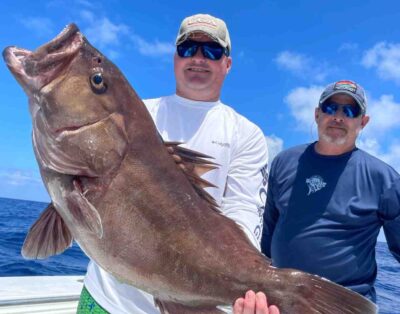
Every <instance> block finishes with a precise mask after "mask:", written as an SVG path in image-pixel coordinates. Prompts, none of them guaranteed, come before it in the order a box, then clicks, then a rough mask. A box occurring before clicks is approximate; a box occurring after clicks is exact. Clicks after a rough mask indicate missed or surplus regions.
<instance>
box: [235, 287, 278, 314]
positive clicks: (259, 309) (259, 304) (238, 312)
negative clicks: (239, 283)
mask: <svg viewBox="0 0 400 314" xmlns="http://www.w3.org/2000/svg"><path fill="white" fill-rule="evenodd" d="M279 313H280V312H279V309H278V307H276V306H275V305H271V306H268V302H267V297H266V296H265V294H264V293H262V292H257V294H256V293H254V291H251V290H249V291H247V292H246V295H245V297H244V298H239V299H237V300H236V301H235V304H234V305H233V314H279Z"/></svg>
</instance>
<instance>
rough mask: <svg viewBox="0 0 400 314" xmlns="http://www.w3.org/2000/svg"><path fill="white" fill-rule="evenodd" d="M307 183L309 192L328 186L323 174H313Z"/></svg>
mask: <svg viewBox="0 0 400 314" xmlns="http://www.w3.org/2000/svg"><path fill="white" fill-rule="evenodd" d="M306 184H307V186H308V194H307V195H310V194H311V193H315V192H318V191H319V190H321V189H323V188H324V187H325V186H326V182H324V179H322V177H321V176H317V175H315V176H312V177H310V178H308V179H306Z"/></svg>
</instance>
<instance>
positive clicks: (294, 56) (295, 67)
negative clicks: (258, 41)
mask: <svg viewBox="0 0 400 314" xmlns="http://www.w3.org/2000/svg"><path fill="white" fill-rule="evenodd" d="M275 61H276V63H278V65H279V66H281V67H283V68H285V69H287V70H289V71H293V72H300V71H304V70H305V69H307V68H309V66H310V58H307V57H306V56H304V55H301V54H298V53H294V52H290V51H282V52H280V53H279V54H278V57H277V58H276V59H275Z"/></svg>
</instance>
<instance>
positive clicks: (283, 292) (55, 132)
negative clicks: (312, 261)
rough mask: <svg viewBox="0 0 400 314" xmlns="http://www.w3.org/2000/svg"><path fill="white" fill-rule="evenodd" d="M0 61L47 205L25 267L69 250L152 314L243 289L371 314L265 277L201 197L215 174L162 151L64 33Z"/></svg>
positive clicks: (114, 73) (315, 290)
mask: <svg viewBox="0 0 400 314" xmlns="http://www.w3.org/2000/svg"><path fill="white" fill-rule="evenodd" d="M3 56H4V59H5V62H6V63H7V66H8V68H9V69H10V71H11V72H12V74H13V75H14V76H15V78H16V79H17V81H18V82H19V83H20V84H21V85H22V87H23V89H24V91H25V93H26V94H27V95H28V97H29V105H30V113H31V115H32V121H33V134H32V137H33V148H34V152H35V155H36V159H37V161H38V164H39V168H40V172H41V176H42V178H43V181H44V184H45V186H46V188H47V190H48V193H49V195H50V197H51V200H52V202H51V204H50V205H49V206H48V207H47V208H46V209H45V210H44V212H43V213H42V214H41V216H40V217H39V218H38V220H37V221H36V222H35V224H34V225H33V226H32V227H31V229H30V231H29V233H28V235H27V238H26V239H25V243H24V246H23V248H22V254H23V256H24V257H25V258H40V259H42V258H46V257H48V256H50V255H54V254H59V253H61V252H63V251H64V250H65V249H67V248H68V247H70V246H71V243H72V241H73V240H75V241H76V242H77V243H78V244H79V246H80V247H81V248H82V250H83V251H84V252H85V253H86V254H87V255H88V256H89V257H90V258H91V259H93V260H94V261H95V262H96V263H97V264H98V265H100V266H101V267H102V268H103V269H105V270H106V271H108V272H109V273H111V274H112V275H114V276H115V277H116V278H118V279H119V280H120V281H121V282H124V283H128V284H130V285H133V286H136V287H138V288H140V289H143V290H145V291H147V292H149V293H151V294H152V295H154V297H155V302H156V304H158V306H159V308H160V311H161V312H162V313H170V314H181V313H182V314H183V313H220V309H219V306H222V305H231V304H232V303H233V302H234V301H235V300H236V299H237V298H238V297H241V296H243V295H244V293H245V292H246V291H247V290H249V289H252V290H254V291H263V292H265V293H266V295H267V297H268V300H269V302H270V303H271V304H276V305H277V306H278V307H279V308H280V310H281V312H282V313H327V314H328V313H329V314H338V313H362V314H368V313H376V306H375V305H374V304H373V303H372V302H370V301H368V300H367V299H365V298H364V297H362V296H360V295H359V294H357V293H355V292H352V291H351V290H348V289H346V288H344V287H342V286H340V285H337V284H334V283H332V282H330V281H328V280H326V279H323V278H321V277H318V276H315V275H311V274H307V273H304V272H301V271H297V270H293V269H278V268H275V267H272V266H271V263H270V261H269V260H268V259H267V258H266V257H265V256H263V255H262V254H261V253H260V252H258V251H257V249H256V248H254V247H253V245H252V244H251V243H250V242H249V240H248V239H247V237H246V235H245V234H244V232H243V231H242V230H241V228H240V227H239V226H238V225H237V224H236V223H235V222H233V221H232V220H230V219H228V218H226V217H224V216H223V215H222V214H220V212H219V210H218V207H217V205H216V203H215V202H214V201H213V199H212V198H211V197H210V195H209V194H207V193H206V192H205V190H204V189H203V188H204V187H206V186H209V184H208V183H207V182H206V181H204V180H203V179H201V178H200V176H199V174H200V173H204V171H206V170H207V169H212V168H213V167H215V165H213V163H212V162H209V160H210V159H209V158H208V156H205V155H202V154H201V153H197V152H194V151H191V150H188V149H185V148H183V147H181V146H180V145H179V143H175V142H164V141H163V140H162V138H161V137H160V135H159V133H158V132H157V129H156V127H155V125H154V123H153V120H152V118H151V116H150V114H149V113H148V111H147V109H146V107H145V106H144V104H143V102H142V101H141V99H140V98H139V97H138V96H137V94H136V93H135V91H134V90H133V89H132V87H131V86H130V84H129V82H128V81H127V80H126V79H125V78H124V76H123V75H122V73H121V72H120V71H119V70H118V68H117V67H116V66H115V65H114V64H112V63H111V62H110V61H109V60H108V59H107V58H106V57H105V56H103V55H102V54H101V53H100V52H99V51H98V50H96V49H95V48H94V47H93V46H91V45H90V44H89V42H88V41H87V39H86V38H85V37H84V36H83V35H82V34H81V33H80V31H79V29H78V28H77V26H76V25H75V24H71V25H68V26H67V27H66V28H65V29H64V30H63V31H62V32H61V33H60V34H59V35H58V36H57V37H56V38H55V39H53V40H51V41H50V42H49V43H47V44H45V45H43V46H41V47H39V48H38V49H37V50H35V51H29V50H26V49H21V48H17V47H7V48H6V49H5V50H4V52H3ZM310 258H312V256H310Z"/></svg>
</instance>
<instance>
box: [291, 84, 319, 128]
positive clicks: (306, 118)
mask: <svg viewBox="0 0 400 314" xmlns="http://www.w3.org/2000/svg"><path fill="white" fill-rule="evenodd" d="M323 90H324V87H323V86H311V87H298V88H295V89H293V90H291V91H290V92H289V94H288V95H287V96H286V97H285V99H284V101H285V103H287V104H288V106H289V109H290V113H291V115H292V116H293V118H294V119H295V120H296V122H297V124H296V129H298V130H302V131H310V129H311V127H312V126H313V124H314V111H315V108H316V107H317V106H318V101H319V97H320V96H321V93H322V91H323Z"/></svg>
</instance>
